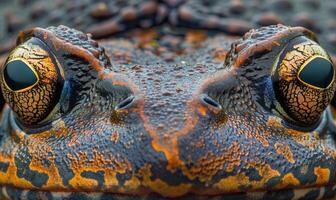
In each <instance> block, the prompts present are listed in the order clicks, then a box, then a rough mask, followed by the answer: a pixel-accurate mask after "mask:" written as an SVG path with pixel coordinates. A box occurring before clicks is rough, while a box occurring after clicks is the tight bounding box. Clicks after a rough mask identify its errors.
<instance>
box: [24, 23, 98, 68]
mask: <svg viewBox="0 0 336 200" xmlns="http://www.w3.org/2000/svg"><path fill="white" fill-rule="evenodd" d="M33 32H39V33H42V34H43V38H44V40H48V39H50V40H51V41H52V43H53V45H54V47H55V49H56V50H59V49H63V50H65V51H67V52H68V53H70V54H72V55H75V56H78V57H80V58H82V59H84V60H85V61H87V62H89V63H90V65H91V66H92V67H93V68H94V69H95V70H96V71H97V72H98V74H100V73H103V70H104V67H103V66H101V65H100V62H99V60H98V58H96V57H95V56H94V55H93V53H91V52H90V51H88V50H86V49H84V48H81V47H78V46H75V45H73V44H71V43H69V42H66V41H64V40H62V39H59V38H58V37H57V36H56V35H55V34H54V33H52V32H51V31H49V30H47V29H42V28H33V29H29V30H27V31H24V32H21V33H20V35H19V39H18V41H19V42H20V41H23V40H24V38H26V37H27V35H28V36H29V35H31V34H32V33H33Z"/></svg>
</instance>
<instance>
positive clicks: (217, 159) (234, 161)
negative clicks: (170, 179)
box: [182, 142, 245, 182]
mask: <svg viewBox="0 0 336 200" xmlns="http://www.w3.org/2000/svg"><path fill="white" fill-rule="evenodd" d="M244 154H245V153H244V152H243V151H242V149H241V147H240V145H239V143H236V142H234V143H233V144H232V145H231V146H230V147H229V148H228V149H226V150H225V151H224V154H223V155H219V156H216V155H214V154H213V153H211V152H209V153H207V154H205V155H204V156H202V157H201V158H199V160H197V161H196V162H195V164H194V165H193V166H192V167H191V168H190V169H188V168H187V167H186V166H183V167H182V170H183V173H184V174H185V175H186V176H188V178H189V179H191V180H194V179H195V178H198V179H199V180H200V181H201V182H209V181H211V180H212V177H213V176H214V175H215V174H216V173H217V172H218V171H222V170H224V164H225V163H228V165H227V167H226V171H227V172H232V171H233V169H234V167H235V166H237V167H238V166H239V165H240V162H241V161H240V159H241V157H242V156H243V155H244Z"/></svg>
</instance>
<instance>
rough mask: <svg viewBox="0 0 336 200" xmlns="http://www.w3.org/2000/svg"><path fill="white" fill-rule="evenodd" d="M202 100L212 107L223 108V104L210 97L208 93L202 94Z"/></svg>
mask: <svg viewBox="0 0 336 200" xmlns="http://www.w3.org/2000/svg"><path fill="white" fill-rule="evenodd" d="M201 100H202V102H203V103H204V104H206V105H208V106H211V107H212V108H215V109H216V110H221V109H222V106H221V105H220V104H219V103H218V102H217V101H215V100H214V99H213V98H211V97H209V96H208V95H206V94H204V95H202V97H201Z"/></svg>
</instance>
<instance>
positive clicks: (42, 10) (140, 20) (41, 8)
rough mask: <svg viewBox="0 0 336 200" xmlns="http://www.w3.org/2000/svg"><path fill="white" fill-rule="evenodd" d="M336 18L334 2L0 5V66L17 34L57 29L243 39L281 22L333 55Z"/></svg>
mask: <svg viewBox="0 0 336 200" xmlns="http://www.w3.org/2000/svg"><path fill="white" fill-rule="evenodd" d="M335 19H336V0H189V1H187V0H143V1H140V0H128V1H126V0H105V1H103V0H99V1H97V0H0V62H1V61H2V62H3V60H4V58H5V57H6V55H7V52H8V51H9V50H10V49H11V48H13V46H14V45H15V39H16V36H17V34H18V32H19V31H20V30H22V29H25V28H29V27H35V26H40V27H48V26H52V25H59V24H64V25H67V26H70V27H74V28H77V29H80V30H82V31H85V32H90V33H92V35H93V37H94V38H96V39H99V38H106V37H111V36H115V37H118V36H122V35H123V34H124V33H125V32H127V31H129V30H132V29H136V28H141V29H143V28H148V27H152V26H155V25H159V24H167V25H169V26H174V27H184V28H199V29H204V30H208V31H213V32H214V33H216V32H220V33H225V34H228V35H233V36H241V35H243V34H244V33H245V32H246V31H248V30H249V29H251V28H257V27H260V26H265V25H271V24H278V23H282V24H286V25H291V26H304V27H306V28H308V29H310V30H312V31H314V32H315V33H317V35H318V38H319V41H320V43H321V44H322V46H323V47H325V48H326V49H327V50H328V51H329V52H330V54H331V55H332V56H335V55H336V20H335ZM334 58H335V57H334Z"/></svg>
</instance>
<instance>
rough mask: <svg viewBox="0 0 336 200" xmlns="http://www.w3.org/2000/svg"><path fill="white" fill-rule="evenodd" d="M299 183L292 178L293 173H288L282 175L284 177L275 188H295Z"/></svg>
mask: <svg viewBox="0 0 336 200" xmlns="http://www.w3.org/2000/svg"><path fill="white" fill-rule="evenodd" d="M300 185H301V183H300V181H299V180H298V179H297V178H296V177H295V176H294V174H293V173H288V174H286V175H284V177H283V178H282V179H281V181H280V183H279V184H278V185H277V186H276V187H275V188H277V189H283V188H289V187H292V186H293V187H295V186H300Z"/></svg>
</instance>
